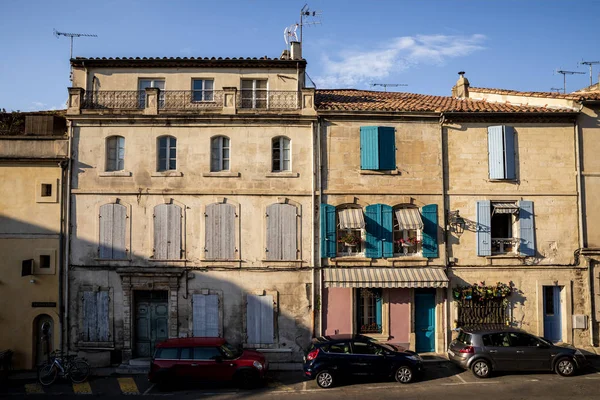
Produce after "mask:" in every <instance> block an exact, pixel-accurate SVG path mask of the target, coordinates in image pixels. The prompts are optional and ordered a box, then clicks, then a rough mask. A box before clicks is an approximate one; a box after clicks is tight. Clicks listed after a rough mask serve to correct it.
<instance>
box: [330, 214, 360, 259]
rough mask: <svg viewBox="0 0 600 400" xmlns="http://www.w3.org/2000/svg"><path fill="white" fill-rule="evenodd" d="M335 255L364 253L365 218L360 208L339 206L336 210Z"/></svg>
mask: <svg viewBox="0 0 600 400" xmlns="http://www.w3.org/2000/svg"><path fill="white" fill-rule="evenodd" d="M337 227H338V229H337V238H336V243H337V255H338V256H357V255H362V254H364V244H363V236H364V234H365V219H364V215H363V211H362V209H361V208H355V207H340V208H338V210H337Z"/></svg>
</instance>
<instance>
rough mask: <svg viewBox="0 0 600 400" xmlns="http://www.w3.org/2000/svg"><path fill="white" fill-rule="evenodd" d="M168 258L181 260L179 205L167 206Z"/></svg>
mask: <svg viewBox="0 0 600 400" xmlns="http://www.w3.org/2000/svg"><path fill="white" fill-rule="evenodd" d="M167 206H168V207H167V209H168V212H167V218H168V222H167V226H168V232H167V236H168V239H167V258H168V259H169V260H179V259H180V258H181V207H179V206H178V205H177V204H167Z"/></svg>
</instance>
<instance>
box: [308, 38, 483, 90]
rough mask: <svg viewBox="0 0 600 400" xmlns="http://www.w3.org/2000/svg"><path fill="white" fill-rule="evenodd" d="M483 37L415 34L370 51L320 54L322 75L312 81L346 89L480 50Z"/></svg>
mask: <svg viewBox="0 0 600 400" xmlns="http://www.w3.org/2000/svg"><path fill="white" fill-rule="evenodd" d="M485 39H486V37H485V36H484V35H481V34H474V35H471V36H448V35H416V36H403V37H397V38H394V39H392V40H391V41H390V42H389V44H386V45H384V46H380V47H379V48H377V49H374V50H364V51H356V50H354V51H352V50H342V51H340V52H339V53H338V54H337V56H335V57H330V56H328V55H323V61H322V65H323V68H324V71H323V74H322V75H320V76H317V77H316V78H315V82H316V83H317V87H319V88H323V87H349V86H356V85H358V84H361V83H366V82H371V81H373V80H374V79H382V78H385V77H387V76H389V75H390V74H392V73H395V72H402V71H405V70H407V69H409V68H410V67H412V66H415V65H417V64H429V65H436V64H443V63H444V62H445V60H446V59H448V58H454V57H462V56H466V55H468V54H471V53H473V52H475V51H478V50H483V49H484V47H483V45H482V44H483V42H484V41H485Z"/></svg>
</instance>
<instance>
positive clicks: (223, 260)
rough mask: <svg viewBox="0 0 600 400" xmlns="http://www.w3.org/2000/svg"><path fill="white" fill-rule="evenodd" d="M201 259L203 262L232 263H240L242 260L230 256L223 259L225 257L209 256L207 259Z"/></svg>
mask: <svg viewBox="0 0 600 400" xmlns="http://www.w3.org/2000/svg"><path fill="white" fill-rule="evenodd" d="M200 261H202V262H209V263H232V262H236V263H238V262H242V260H241V259H234V258H231V259H229V258H228V259H223V258H215V259H211V258H207V259H205V260H200Z"/></svg>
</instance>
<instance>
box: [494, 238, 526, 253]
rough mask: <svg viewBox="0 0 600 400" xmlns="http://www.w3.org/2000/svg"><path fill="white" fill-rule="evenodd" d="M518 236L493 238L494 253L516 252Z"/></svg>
mask: <svg viewBox="0 0 600 400" xmlns="http://www.w3.org/2000/svg"><path fill="white" fill-rule="evenodd" d="M518 247H519V239H518V238H492V254H504V253H516V252H517V250H518Z"/></svg>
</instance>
